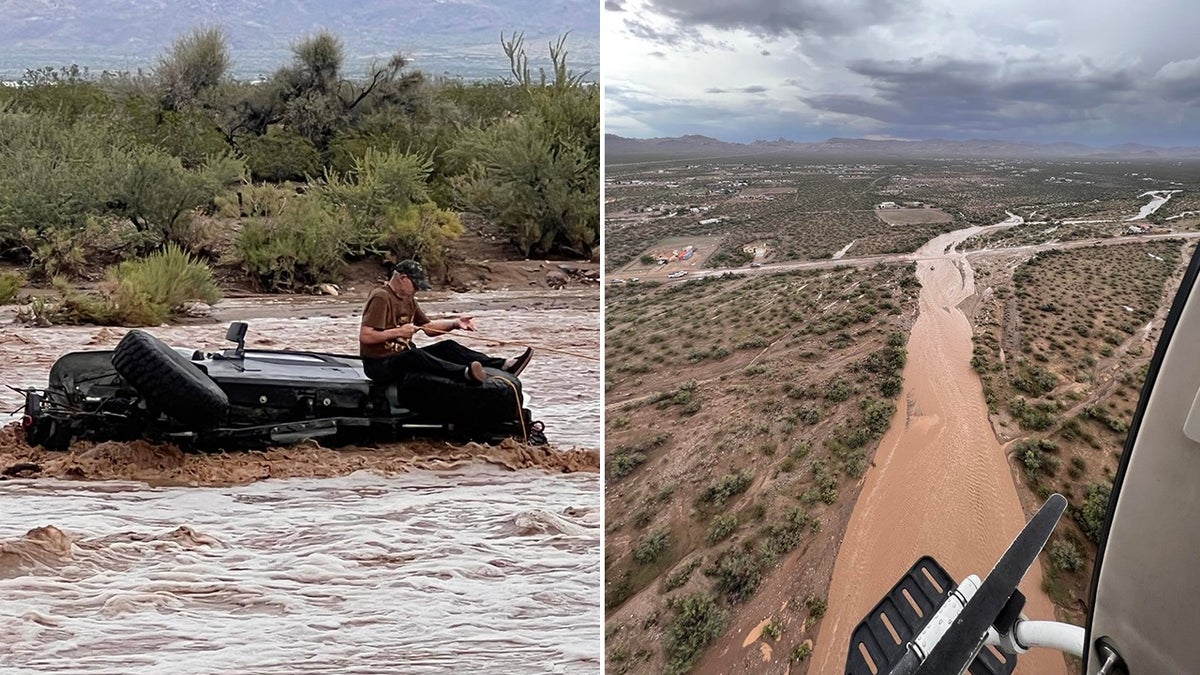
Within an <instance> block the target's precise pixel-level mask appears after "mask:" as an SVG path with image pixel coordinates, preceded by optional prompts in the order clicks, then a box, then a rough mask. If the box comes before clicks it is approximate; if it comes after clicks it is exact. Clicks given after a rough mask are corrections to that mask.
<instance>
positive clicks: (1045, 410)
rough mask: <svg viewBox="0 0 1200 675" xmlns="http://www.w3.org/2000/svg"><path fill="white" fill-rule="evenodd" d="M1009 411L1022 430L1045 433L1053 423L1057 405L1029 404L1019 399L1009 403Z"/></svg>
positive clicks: (1046, 403) (1042, 402) (1044, 403)
mask: <svg viewBox="0 0 1200 675" xmlns="http://www.w3.org/2000/svg"><path fill="white" fill-rule="evenodd" d="M1008 407H1009V410H1010V411H1011V412H1012V414H1013V417H1015V418H1017V422H1018V423H1019V424H1020V425H1021V428H1023V429H1030V430H1032V431H1045V430H1046V429H1049V428H1050V427H1051V426H1052V425H1053V424H1054V422H1055V420H1056V417H1055V413H1056V412H1058V405H1057V404H1055V403H1053V402H1050V401H1034V402H1033V403H1029V402H1028V401H1026V400H1025V399H1023V398H1021V397H1016V398H1014V399H1012V400H1011V401H1010V402H1009V406H1008Z"/></svg>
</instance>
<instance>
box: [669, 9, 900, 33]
mask: <svg viewBox="0 0 1200 675" xmlns="http://www.w3.org/2000/svg"><path fill="white" fill-rule="evenodd" d="M649 4H650V6H651V7H652V8H654V9H655V10H657V11H658V12H659V13H661V14H663V15H664V16H668V17H670V18H672V19H674V20H676V21H678V22H679V23H680V24H682V25H685V26H710V27H712V28H718V29H725V30H730V29H741V30H746V31H749V32H751V33H754V34H757V35H770V36H780V35H786V34H789V33H817V34H820V35H824V36H830V35H839V34H844V33H849V32H853V31H857V30H861V29H862V28H864V27H866V26H870V25H873V24H877V23H882V22H886V21H888V20H890V19H892V18H894V17H896V16H897V15H898V14H899V13H900V12H901V11H902V10H903V9H905V7H904V5H908V10H909V11H911V10H912V9H913V5H915V3H914V2H912V1H911V0H910V1H908V2H906V1H905V0H751V1H749V2H746V1H744V0H649Z"/></svg>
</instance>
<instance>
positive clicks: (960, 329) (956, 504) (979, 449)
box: [810, 223, 1066, 674]
mask: <svg viewBox="0 0 1200 675" xmlns="http://www.w3.org/2000/svg"><path fill="white" fill-rule="evenodd" d="M1006 224H1007V223H1006ZM993 227H996V226H993ZM989 229H990V228H989ZM980 231H981V228H970V229H966V230H959V231H956V232H951V233H948V234H945V235H942V236H939V237H937V238H935V239H933V240H932V241H930V242H929V243H928V244H926V245H925V246H924V247H922V248H921V250H920V251H918V252H917V257H918V258H919V259H921V260H922V262H920V263H918V271H917V276H918V278H919V279H920V280H921V297H920V314H919V316H918V318H917V322H916V324H915V325H914V326H913V330H912V334H911V336H910V338H909V342H908V363H907V365H906V366H905V368H904V395H903V400H901V401H899V402H898V405H897V408H898V410H897V413H896V417H895V418H894V419H893V421H892V424H891V427H890V428H889V430H888V432H887V434H886V435H885V436H884V437H883V439H882V440H881V441H880V444H879V450H878V452H877V453H876V456H875V461H874V463H873V465H872V468H871V469H870V470H869V471H868V472H867V476H866V479H865V483H864V485H863V489H862V493H861V495H860V496H859V499H858V501H857V502H856V503H855V506H854V513H853V514H852V515H851V517H850V522H849V524H848V525H847V528H846V534H845V538H844V539H843V541H842V545H841V548H840V549H839V552H838V558H837V562H836V564H835V566H834V570H833V579H832V582H831V587H830V591H829V611H828V614H827V615H826V617H825V620H824V623H823V624H822V626H821V632H820V635H819V638H818V649H817V650H815V658H816V662H815V663H814V664H813V667H812V670H811V671H810V672H814V673H833V672H839V669H840V668H841V667H842V666H843V664H844V663H845V659H846V654H847V651H848V649H849V646H850V645H849V642H850V633H851V631H853V630H854V627H855V626H856V625H857V624H858V622H859V621H860V620H861V619H862V617H863V616H864V615H865V614H866V613H867V612H868V611H869V610H870V609H871V608H872V607H873V606H874V605H875V603H876V602H878V601H879V599H880V598H882V597H883V596H884V595H885V594H886V593H887V591H888V590H889V589H890V588H891V586H892V585H893V584H894V583H895V582H896V581H897V580H899V578H900V576H901V575H902V574H904V572H905V571H907V570H908V568H909V567H910V566H911V565H912V564H913V563H914V562H916V560H917V558H919V557H920V556H922V555H932V556H934V558H936V559H937V560H938V562H940V563H941V564H942V566H943V567H945V568H946V570H947V571H948V572H950V574H951V575H952V576H953V577H954V578H955V579H956V580H958V581H961V580H962V579H963V578H964V577H965V576H967V575H968V574H977V575H979V576H980V578H983V577H985V576H986V575H987V573H988V572H989V571H990V570H991V569H992V566H993V565H994V564H995V563H996V561H997V560H998V559H999V558H1000V556H1001V555H1002V554H1003V553H1004V551H1005V550H1006V549H1007V548H1008V544H1009V543H1010V542H1011V541H1012V539H1013V537H1015V536H1016V534H1017V533H1018V532H1019V531H1020V530H1021V528H1022V527H1023V526H1024V524H1025V516H1024V513H1023V512H1022V509H1021V504H1020V502H1019V500H1018V496H1017V490H1016V486H1015V484H1014V482H1013V477H1012V472H1011V469H1010V468H1009V465H1008V462H1007V461H1006V460H1005V456H1004V452H1003V451H1002V450H1001V448H1000V444H999V443H998V442H997V441H996V437H995V435H994V433H993V431H992V427H991V424H990V423H989V420H988V415H987V405H986V403H985V402H984V398H983V391H982V388H981V387H980V384H979V378H978V376H977V375H976V374H975V372H974V371H973V370H972V369H971V365H970V359H971V349H972V342H971V325H970V322H969V321H968V320H967V318H966V316H965V315H964V314H963V312H962V311H961V310H959V308H958V305H959V303H961V302H962V301H963V300H965V299H967V298H969V297H970V296H971V295H972V294H973V293H974V292H975V286H974V277H973V274H972V270H971V266H970V264H969V262H968V261H967V258H966V256H965V255H963V254H961V253H958V252H957V251H956V247H957V245H958V244H959V243H961V242H962V241H963V240H965V239H966V238H967V237H970V236H971V235H973V234H976V233H978V232H980ZM1041 581H1042V578H1041V568H1040V566H1039V565H1038V564H1036V563H1035V564H1034V566H1033V567H1032V568H1031V569H1030V570H1029V573H1028V574H1026V575H1025V578H1024V580H1023V581H1022V583H1021V590H1022V592H1023V593H1025V595H1026V596H1027V597H1028V604H1027V605H1026V607H1025V613H1026V614H1027V615H1028V616H1029V618H1030V619H1034V620H1043V621H1053V620H1054V611H1053V606H1052V605H1051V603H1050V600H1049V598H1047V597H1046V594H1045V593H1044V592H1043V591H1042V590H1041ZM1065 670H1066V668H1065V661H1064V659H1063V656H1062V654H1061V653H1059V652H1056V651H1052V650H1048V649H1036V650H1033V651H1031V652H1029V653H1027V654H1025V655H1023V656H1022V657H1021V658H1020V661H1019V662H1018V665H1017V672H1018V673H1038V674H1042V673H1047V674H1053V673H1064V672H1065Z"/></svg>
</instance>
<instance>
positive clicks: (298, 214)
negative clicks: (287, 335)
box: [234, 197, 351, 292]
mask: <svg viewBox="0 0 1200 675" xmlns="http://www.w3.org/2000/svg"><path fill="white" fill-rule="evenodd" d="M350 236H351V227H350V222H349V219H348V218H347V217H346V215H345V213H344V212H343V211H341V210H337V209H334V208H331V207H329V206H326V205H324V204H322V203H320V202H318V201H317V200H315V199H311V198H300V197H297V198H296V199H293V200H291V201H289V202H287V204H286V206H285V207H284V209H283V212H282V213H281V214H280V215H279V217H277V218H251V219H248V220H246V221H245V223H244V224H243V226H242V230H241V232H239V233H238V236H237V238H236V239H235V240H234V248H235V249H236V250H237V253H238V256H239V257H240V258H241V263H242V268H243V269H244V270H246V271H247V272H249V273H250V274H251V275H253V276H254V278H255V279H256V280H257V281H258V283H259V285H260V286H261V287H262V288H263V290H267V291H284V292H296V291H300V290H303V289H304V287H306V286H312V285H314V284H318V283H321V282H325V281H335V280H337V278H338V275H339V274H340V272H341V269H342V266H343V264H344V256H345V254H346V248H347V241H348V240H349V238H350Z"/></svg>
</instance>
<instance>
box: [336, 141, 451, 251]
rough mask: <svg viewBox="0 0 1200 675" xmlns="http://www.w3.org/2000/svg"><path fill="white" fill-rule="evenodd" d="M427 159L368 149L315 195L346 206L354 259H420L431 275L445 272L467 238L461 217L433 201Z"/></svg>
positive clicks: (350, 247) (340, 205)
mask: <svg viewBox="0 0 1200 675" xmlns="http://www.w3.org/2000/svg"><path fill="white" fill-rule="evenodd" d="M430 171H431V165H430V162H429V160H428V159H426V158H422V157H418V156H416V155H410V154H405V153H400V152H393V151H384V152H376V151H374V150H368V151H367V152H366V153H364V154H363V156H362V157H359V158H357V159H356V160H355V163H354V169H353V171H351V172H350V173H349V174H346V175H342V174H333V173H331V174H327V175H326V176H325V178H324V181H323V182H322V184H321V185H320V187H319V189H318V190H317V191H316V194H317V195H318V196H319V197H320V198H321V199H322V200H323V201H325V202H327V203H328V204H329V205H330V206H331V207H334V208H340V207H344V208H345V209H346V212H347V213H348V214H349V217H350V220H351V222H352V224H353V230H354V232H353V235H352V236H351V237H349V238H348V239H347V245H348V249H349V252H350V253H352V254H354V255H365V254H368V253H378V254H382V255H385V256H387V257H390V258H391V259H392V260H401V259H404V258H415V259H417V260H420V261H421V263H422V264H424V265H425V267H426V268H427V269H429V270H430V271H431V272H434V273H436V272H441V271H444V269H445V266H446V263H447V260H448V253H449V246H450V244H451V243H452V242H453V241H454V240H455V239H457V238H458V236H459V235H461V234H462V222H461V221H460V220H459V217H458V214H455V213H452V212H450V211H445V210H443V209H441V208H439V207H438V206H437V204H435V203H434V202H432V201H430V195H429V186H428V185H427V183H426V181H427V179H428V177H429V173H430Z"/></svg>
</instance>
